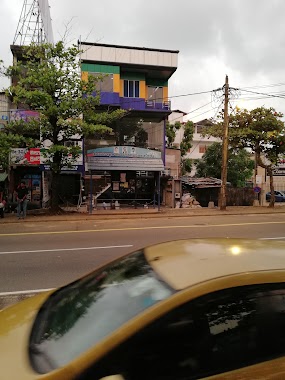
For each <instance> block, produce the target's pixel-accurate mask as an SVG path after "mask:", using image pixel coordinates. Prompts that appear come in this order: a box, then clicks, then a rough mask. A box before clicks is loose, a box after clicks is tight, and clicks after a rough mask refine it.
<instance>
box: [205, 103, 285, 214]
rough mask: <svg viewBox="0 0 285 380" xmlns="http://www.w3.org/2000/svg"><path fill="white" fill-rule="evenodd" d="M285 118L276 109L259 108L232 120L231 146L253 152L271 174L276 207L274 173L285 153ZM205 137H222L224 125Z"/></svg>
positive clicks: (271, 188) (241, 110) (219, 125)
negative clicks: (248, 149) (284, 119)
mask: <svg viewBox="0 0 285 380" xmlns="http://www.w3.org/2000/svg"><path fill="white" fill-rule="evenodd" d="M282 116H283V114H282V113H280V112H276V111H275V109H274V108H265V107H259V108H255V109H253V110H251V111H248V110H246V109H237V111H236V112H235V113H234V114H232V115H230V117H229V144H230V146H232V147H233V148H235V149H243V148H250V149H251V151H252V152H254V153H255V155H256V161H257V164H258V165H259V166H261V167H263V168H265V169H266V170H267V173H268V175H269V177H270V190H271V194H272V196H271V200H270V203H269V207H274V202H275V197H274V183H273V169H274V167H275V166H276V165H277V164H278V162H279V160H280V157H281V156H282V155H283V154H284V152H285V144H284V134H285V127H284V122H283V121H282V120H281V118H282ZM205 134H207V135H211V136H215V137H220V138H221V137H222V136H223V123H222V122H218V123H217V124H216V125H214V126H212V127H210V128H207V131H205Z"/></svg>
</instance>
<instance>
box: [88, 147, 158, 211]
mask: <svg viewBox="0 0 285 380" xmlns="http://www.w3.org/2000/svg"><path fill="white" fill-rule="evenodd" d="M87 165H88V175H86V176H85V180H86V182H85V188H86V191H87V192H88V194H89V195H92V197H93V199H94V201H95V202H96V203H102V202H105V203H115V202H116V201H117V202H118V203H119V204H120V205H121V206H122V207H123V206H134V207H137V206H139V205H143V206H146V205H147V206H148V205H155V204H159V203H160V173H161V171H163V170H164V165H163V161H162V158H161V152H159V151H155V150H149V149H143V148H136V147H133V146H113V147H105V148H97V149H92V150H88V151H87Z"/></svg>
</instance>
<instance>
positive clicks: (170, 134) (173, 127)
mask: <svg viewBox="0 0 285 380" xmlns="http://www.w3.org/2000/svg"><path fill="white" fill-rule="evenodd" d="M180 129H183V138H182V140H181V143H180V151H181V163H180V164H181V172H182V175H184V174H186V173H189V172H191V169H192V160H191V159H189V158H185V157H184V156H185V155H186V154H187V152H188V151H189V149H190V148H191V147H192V141H193V133H194V124H193V122H192V121H187V122H186V123H185V124H182V123H180V122H179V121H177V122H176V123H174V124H170V123H169V122H167V123H166V146H167V147H168V148H171V147H172V146H173V143H174V140H175V136H176V133H177V132H178V131H179V130H180Z"/></svg>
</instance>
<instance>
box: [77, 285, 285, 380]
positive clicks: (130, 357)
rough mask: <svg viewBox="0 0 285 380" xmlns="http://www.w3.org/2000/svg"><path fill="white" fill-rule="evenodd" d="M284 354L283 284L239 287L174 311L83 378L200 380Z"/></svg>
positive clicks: (117, 350)
mask: <svg viewBox="0 0 285 380" xmlns="http://www.w3.org/2000/svg"><path fill="white" fill-rule="evenodd" d="M284 353H285V284H283V283H282V284H266V285H258V286H246V287H238V288H231V289H227V290H223V291H219V292H215V293H211V294H208V295H206V296H203V297H200V298H198V299H196V300H192V301H190V302H189V303H187V304H184V305H182V306H180V307H179V308H177V309H175V310H172V311H171V312H170V313H168V314H167V315H165V316H163V317H162V318H160V319H159V320H157V321H155V322H153V323H152V324H151V325H149V326H147V327H145V328H144V329H142V330H141V331H140V332H138V333H137V334H135V335H134V336H133V337H131V338H130V339H128V340H127V341H126V342H125V343H124V344H122V345H121V346H119V347H118V348H116V349H115V350H114V351H113V352H111V353H110V354H109V355H108V356H106V357H105V358H103V359H102V360H101V361H100V362H99V363H97V364H96V365H94V366H93V367H92V368H89V369H88V371H86V372H85V374H82V377H80V379H81V380H83V379H84V380H86V379H91V378H92V379H94V378H95V379H100V377H103V376H107V375H112V374H118V373H119V374H123V376H124V377H125V379H126V380H145V379H152V380H162V379H163V380H188V379H189V380H190V379H199V378H202V377H207V376H211V375H214V374H221V373H223V372H227V371H231V370H234V369H238V368H242V367H246V366H249V365H252V364H256V363H260V362H263V361H266V360H270V359H272V358H276V357H279V356H282V355H283V354H284ZM97 376H98V377H97Z"/></svg>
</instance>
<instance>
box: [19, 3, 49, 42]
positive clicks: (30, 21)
mask: <svg viewBox="0 0 285 380" xmlns="http://www.w3.org/2000/svg"><path fill="white" fill-rule="evenodd" d="M45 42H49V43H53V35H52V26H51V18H50V11H49V5H48V0H24V4H23V8H22V11H21V15H20V19H19V22H18V26H17V29H16V34H15V37H14V41H13V45H20V46H27V45H30V44H31V43H35V44H42V43H45Z"/></svg>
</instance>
